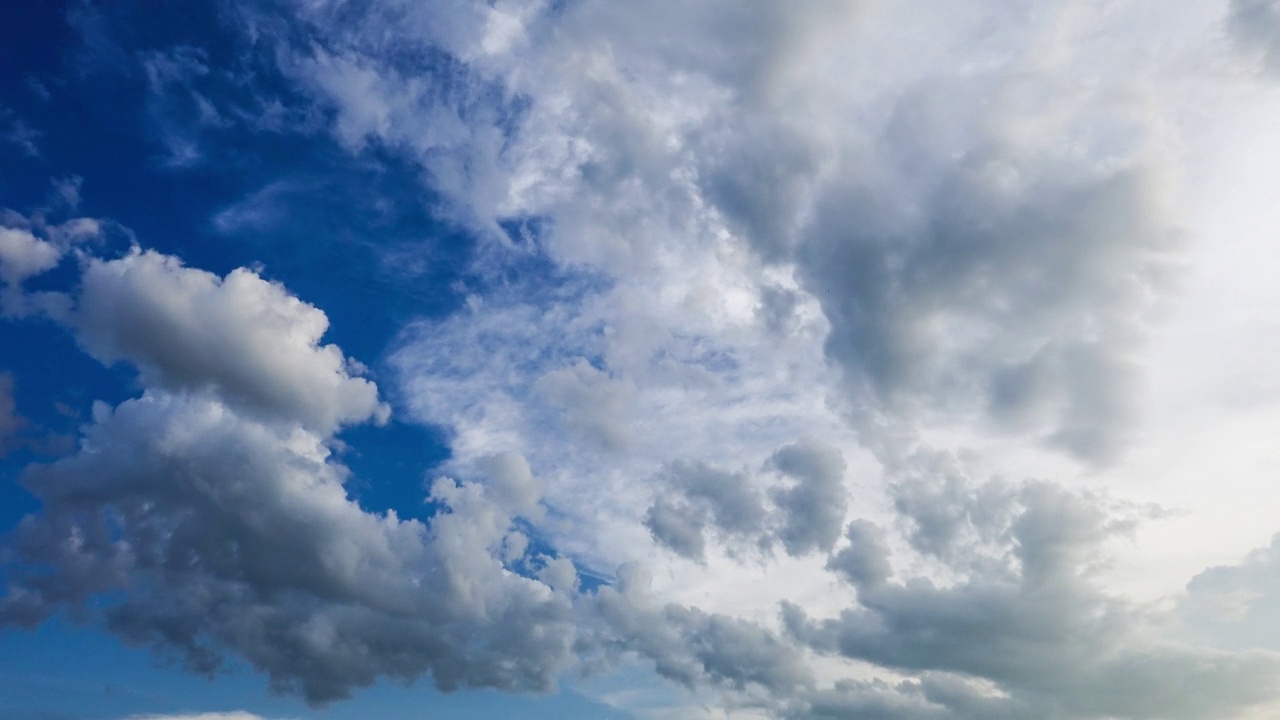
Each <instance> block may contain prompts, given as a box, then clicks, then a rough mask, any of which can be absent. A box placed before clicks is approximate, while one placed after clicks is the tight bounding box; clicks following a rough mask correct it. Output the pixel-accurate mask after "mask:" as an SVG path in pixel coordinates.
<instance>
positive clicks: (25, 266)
mask: <svg viewBox="0 0 1280 720" xmlns="http://www.w3.org/2000/svg"><path fill="white" fill-rule="evenodd" d="M61 259H62V251H61V250H60V249H58V248H57V247H56V246H54V245H53V243H50V242H48V241H46V240H41V239H40V238H37V237H36V236H34V235H32V234H31V232H30V231H28V230H26V229H24V228H15V227H0V281H2V282H3V283H4V287H3V288H2V289H0V311H2V312H3V313H4V315H6V316H10V317H12V316H18V315H25V314H27V313H28V312H30V310H29V308H28V304H29V303H28V298H27V296H26V295H25V294H24V293H23V291H22V283H23V281H25V280H27V279H28V278H31V277H34V276H36V275H39V274H41V273H44V272H46V271H48V270H52V269H53V268H54V267H56V266H57V265H58V262H59V261H60V260H61Z"/></svg>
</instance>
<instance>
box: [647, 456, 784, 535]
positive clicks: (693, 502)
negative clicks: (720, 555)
mask: <svg viewBox="0 0 1280 720" xmlns="http://www.w3.org/2000/svg"><path fill="white" fill-rule="evenodd" d="M659 482H660V483H661V486H662V487H663V488H664V489H663V491H662V492H669V493H670V495H665V494H664V495H660V496H659V497H658V499H657V500H656V501H655V502H654V504H653V505H652V506H651V507H650V508H649V511H648V513H647V514H646V516H645V525H646V527H648V528H649V531H650V532H651V533H653V537H654V539H655V540H657V541H658V542H659V543H662V544H663V545H666V546H667V547H668V548H670V549H671V550H673V551H675V552H676V553H677V554H679V555H683V556H685V557H688V558H692V559H701V558H702V557H703V550H704V547H705V538H704V535H703V534H704V531H705V530H706V529H707V528H714V529H715V530H717V531H718V533H719V534H720V535H721V536H723V537H722V539H723V540H725V541H727V542H728V543H729V544H730V545H731V547H732V545H733V544H735V541H736V542H741V541H745V542H747V543H748V544H754V545H758V546H760V547H766V546H767V545H768V544H769V538H768V536H767V534H766V533H767V529H768V526H767V524H766V519H767V517H766V510H765V508H764V505H763V502H762V497H761V495H760V493H759V491H758V490H756V489H755V488H754V486H753V480H752V479H751V478H750V477H748V475H747V474H746V473H745V472H726V471H724V470H720V469H717V468H714V467H712V466H710V465H707V464H706V463H701V462H689V461H677V462H674V463H671V464H670V465H668V466H667V467H666V468H664V469H663V471H662V473H660V478H659Z"/></svg>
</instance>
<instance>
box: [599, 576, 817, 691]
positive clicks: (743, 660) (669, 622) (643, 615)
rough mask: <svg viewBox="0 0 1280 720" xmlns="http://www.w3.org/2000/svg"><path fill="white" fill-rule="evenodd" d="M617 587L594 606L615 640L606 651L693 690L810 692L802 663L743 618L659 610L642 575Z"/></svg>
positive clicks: (792, 649)
mask: <svg viewBox="0 0 1280 720" xmlns="http://www.w3.org/2000/svg"><path fill="white" fill-rule="evenodd" d="M618 580H619V582H618V584H617V586H616V587H603V588H601V589H600V591H599V593H598V594H597V596H596V599H595V606H596V609H597V611H598V612H599V613H600V616H601V617H602V618H603V620H604V622H605V623H606V625H607V626H608V628H609V630H610V632H611V633H612V641H611V642H609V641H607V642H606V646H605V649H606V650H612V651H615V652H628V651H629V652H635V653H638V654H639V655H641V656H642V657H645V658H648V659H649V660H651V661H652V662H653V663H654V666H655V669H656V670H657V672H658V674H660V675H662V676H663V677H665V678H667V679H669V680H673V681H675V682H678V683H680V684H682V685H685V686H686V687H689V688H690V689H693V688H696V687H699V686H702V685H706V684H711V685H715V686H719V687H724V688H728V689H734V690H738V691H747V690H765V691H767V692H768V694H769V695H778V696H783V697H785V696H789V695H790V694H792V693H793V692H794V691H796V690H798V689H801V688H804V687H807V686H809V685H811V684H812V682H813V678H812V673H811V671H810V670H809V668H808V666H807V664H806V663H805V662H804V657H803V655H802V654H801V652H800V651H799V649H798V648H797V647H796V646H795V644H794V643H792V642H790V641H788V640H787V639H786V638H782V637H779V636H777V635H776V634H774V633H772V632H770V631H769V630H767V629H765V628H763V627H761V626H760V625H758V624H756V623H752V622H749V621H745V620H741V619H738V618H733V617H729V616H725V615H720V614H715V613H706V612H704V611H702V610H699V609H697V608H689V607H684V606H681V605H676V604H671V603H668V604H661V603H659V602H657V600H656V599H655V598H654V597H653V596H652V595H651V593H650V591H649V583H650V576H649V575H648V573H647V571H645V570H642V569H640V568H638V567H635V566H624V567H623V568H620V570H619V578H618Z"/></svg>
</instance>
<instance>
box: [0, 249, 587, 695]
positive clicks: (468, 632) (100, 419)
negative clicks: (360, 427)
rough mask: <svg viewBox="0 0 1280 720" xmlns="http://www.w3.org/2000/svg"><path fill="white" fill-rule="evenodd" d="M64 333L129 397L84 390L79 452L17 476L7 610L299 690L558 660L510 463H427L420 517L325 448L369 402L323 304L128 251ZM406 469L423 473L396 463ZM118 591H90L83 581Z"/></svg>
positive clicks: (97, 271) (554, 627)
mask: <svg viewBox="0 0 1280 720" xmlns="http://www.w3.org/2000/svg"><path fill="white" fill-rule="evenodd" d="M81 284H82V290H81V292H80V294H79V296H78V297H77V299H76V308H75V312H74V314H73V315H72V316H71V317H72V318H73V320H72V323H73V329H74V331H75V332H76V333H77V335H78V336H79V337H80V338H81V340H82V342H84V344H85V345H86V347H87V348H89V349H90V350H91V351H92V352H94V353H95V354H96V355H97V356H98V357H99V358H101V359H103V360H104V361H111V360H115V359H128V360H129V361H131V362H133V363H134V364H135V365H136V366H137V367H138V369H139V370H140V371H141V382H142V384H143V386H144V392H143V394H142V395H141V396H140V397H137V398H134V399H131V400H127V401H125V402H123V403H121V404H119V405H118V406H116V407H114V408H113V407H110V406H107V405H105V404H102V403H99V404H97V405H96V406H95V408H94V413H93V418H92V420H91V422H89V423H88V424H87V425H86V426H85V427H84V429H83V435H82V437H81V440H80V446H79V450H78V452H76V453H75V454H73V455H71V456H69V457H66V458H63V459H61V460H58V461H56V462H53V463H50V464H45V465H33V466H31V467H29V468H27V470H26V471H25V473H24V474H23V476H22V483H23V484H24V485H25V486H26V487H27V489H28V490H30V491H31V492H32V493H33V494H34V495H35V496H36V497H38V498H39V499H40V500H41V503H42V509H41V511H40V512H39V513H38V514H35V515H31V516H29V517H27V518H25V519H24V520H23V522H22V523H21V524H20V526H19V528H18V530H17V532H16V534H15V535H14V537H13V538H11V543H12V551H13V553H14V557H15V558H17V559H18V560H20V561H21V563H20V564H18V565H17V566H15V567H14V568H13V572H12V573H11V574H9V575H8V576H7V579H8V581H9V583H10V587H9V589H8V593H7V595H6V596H5V598H4V599H3V601H0V619H3V620H4V621H7V622H14V623H20V624H24V625H30V624H33V623H37V622H40V621H41V620H42V619H43V618H45V617H47V616H48V615H50V614H51V613H54V612H57V611H59V610H64V609H70V610H72V611H74V612H77V613H81V614H83V615H84V616H86V617H91V618H95V619H97V620H100V621H101V622H102V623H104V624H105V625H106V627H108V628H109V629H111V630H112V631H113V632H115V633H118V634H120V635H121V636H123V637H125V638H127V639H128V640H130V641H131V642H135V643H140V644H149V645H152V646H154V647H156V648H157V649H159V650H163V651H165V652H176V653H177V654H178V655H179V656H180V657H182V658H183V659H184V661H185V663H186V664H187V666H188V667H189V668H191V669H192V670H194V671H198V672H205V673H210V672H214V671H215V670H216V669H217V668H218V667H219V664H220V662H221V658H222V657H223V655H225V654H226V653H228V652H230V653H235V654H237V655H238V656H240V657H243V658H245V659H247V660H248V661H249V662H250V663H252V664H253V665H254V666H255V667H257V668H259V669H260V670H261V671H262V672H264V673H265V674H266V675H267V676H268V677H269V678H270V681H271V684H272V686H273V687H274V688H276V689H278V690H282V691H291V692H296V693H299V694H301V695H303V696H305V697H306V698H307V699H308V700H309V701H311V702H314V703H324V702H328V701H331V700H334V699H337V698H341V697H345V696H347V695H349V694H350V693H351V691H352V690H353V689H354V688H358V687H363V686H367V685H370V684H372V683H373V682H375V681H376V680H377V679H378V678H379V677H395V678H401V679H404V680H413V679H416V678H418V677H420V676H422V675H430V676H431V677H432V679H433V680H434V681H435V683H436V684H437V685H438V686H439V687H441V688H444V689H453V688H456V687H459V686H463V685H467V686H486V687H496V688H501V689H506V690H521V691H544V690H548V689H550V688H552V687H553V686H554V683H555V681H556V678H557V676H558V674H559V673H560V672H561V671H562V670H563V669H565V668H566V667H567V666H568V665H569V663H570V662H571V660H572V654H571V653H570V647H571V645H572V643H573V642H574V638H575V636H576V634H577V628H576V625H575V623H573V622H571V616H572V613H573V607H574V605H573V602H572V600H571V599H570V597H569V596H568V595H567V594H566V592H555V591H554V590H553V588H556V589H560V590H567V591H570V592H571V591H572V589H573V587H574V577H573V568H572V565H569V567H567V568H566V567H563V566H562V565H563V563H556V562H544V565H546V569H545V572H544V576H545V577H547V582H546V583H543V582H540V581H538V580H536V579H531V578H527V577H522V576H521V575H519V574H517V573H515V572H513V571H512V570H511V569H509V567H508V566H507V565H505V564H504V560H505V561H506V563H519V562H522V561H523V559H524V558H523V555H524V548H523V547H519V545H520V542H519V541H520V540H521V539H523V537H524V536H523V535H520V533H519V532H518V531H517V530H516V526H515V522H516V517H515V514H516V513H525V514H529V515H533V516H536V515H537V514H538V504H537V503H538V494H537V490H536V484H535V483H534V482H533V479H532V477H531V475H530V472H529V468H528V466H527V464H525V462H524V460H523V459H522V458H520V457H518V456H514V455H506V456H499V457H496V458H492V459H491V461H490V462H489V464H488V465H487V466H486V467H487V469H488V470H489V472H490V473H491V474H492V477H493V481H492V482H493V490H491V491H485V490H483V489H482V488H481V487H480V486H479V485H476V484H473V483H462V484H459V483H456V482H454V481H453V480H450V479H447V478H440V479H438V480H436V482H435V483H434V484H433V485H432V487H431V489H430V491H429V493H427V494H425V495H424V501H425V500H430V501H432V502H434V503H436V504H437V506H438V507H439V508H440V509H439V512H438V513H437V514H436V515H435V516H434V517H433V518H432V521H431V523H430V525H429V526H428V525H424V524H422V523H420V522H418V521H416V520H407V521H406V520H401V519H399V518H398V517H397V516H396V515H395V513H393V512H388V513H386V514H374V513H368V512H365V511H364V510H362V509H361V508H360V507H359V505H358V504H357V503H356V502H355V501H353V500H352V499H351V498H350V497H348V495H347V493H346V490H345V488H344V483H345V482H346V480H347V477H348V475H349V471H348V470H347V469H346V468H345V467H344V466H343V465H342V464H341V463H340V462H338V461H337V460H336V459H335V458H334V457H333V456H332V447H333V446H334V443H335V441H334V438H333V433H334V431H336V430H337V428H338V426H339V424H341V423H351V422H361V421H367V420H371V419H372V420H376V419H381V418H384V417H385V406H382V405H380V404H379V403H378V401H377V388H376V386H374V384H373V383H372V382H369V381H367V380H363V379H360V378H357V377H354V376H353V375H352V374H350V372H349V371H350V369H351V368H354V367H355V363H354V361H352V360H350V359H348V358H345V357H344V356H343V355H342V353H341V351H340V350H338V349H337V348H336V347H335V346H332V345H330V346H325V347H318V346H317V344H316V343H317V341H318V339H319V338H320V336H321V335H322V333H323V332H324V329H325V327H326V322H327V321H326V319H325V316H324V314H323V313H322V312H321V311H320V310H318V309H316V308H314V307H312V306H310V305H307V304H305V303H303V302H302V301H300V300H298V299H297V298H296V297H294V296H292V295H290V294H289V293H288V292H287V291H286V290H285V289H284V288H283V287H281V286H280V285H277V284H273V283H268V282H266V281H264V280H262V279H261V278H259V277H258V276H257V275H256V274H254V273H252V272H250V271H247V270H240V271H235V272H232V273H231V274H230V275H229V276H228V277H227V278H225V279H219V278H217V277H216V276H213V275H211V274H209V273H205V272H203V271H198V270H194V269H190V268H186V267H184V266H182V265H181V263H179V262H178V261H177V260H176V259H174V258H171V257H166V256H162V255H159V254H156V253H152V252H139V251H136V250H135V251H134V252H132V253H130V254H129V255H127V256H125V257H123V258H121V259H118V260H112V261H101V260H96V259H91V260H89V261H88V262H87V264H86V266H85V269H84V274H83V278H82V283H81ZM404 480H405V481H406V482H417V480H418V479H417V478H405V479H404ZM104 594H106V595H109V596H110V597H112V598H114V599H113V600H111V601H109V602H105V603H101V604H99V603H96V602H94V601H93V599H94V598H95V597H98V596H101V595H104Z"/></svg>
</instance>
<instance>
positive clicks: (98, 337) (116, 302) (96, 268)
mask: <svg viewBox="0 0 1280 720" xmlns="http://www.w3.org/2000/svg"><path fill="white" fill-rule="evenodd" d="M81 282H82V289H81V292H80V296H79V298H78V300H77V305H76V312H75V316H74V321H73V322H74V324H75V327H76V332H77V336H78V337H79V339H80V341H81V343H83V345H84V347H85V348H86V349H87V350H88V351H89V353H90V354H92V355H93V356H94V357H96V358H98V359H99V360H101V361H103V362H105V363H111V362H116V361H120V360H127V361H129V362H131V363H133V364H134V365H136V366H137V367H138V368H139V369H140V370H141V372H142V374H143V381H144V383H146V384H147V385H148V386H149V387H155V388H163V389H167V390H179V391H197V392H200V391H208V392H210V393H212V394H214V395H216V396H218V397H220V398H222V399H224V400H226V401H227V402H230V403H234V404H237V405H239V406H240V407H241V408H243V409H245V410H247V411H251V412H257V413H261V414H263V415H265V416H269V417H272V418H279V419H286V420H290V421H295V422H298V423H300V424H302V425H303V426H304V427H307V428H309V429H311V430H314V431H316V432H317V433H319V434H320V435H328V434H329V433H332V432H333V431H334V430H336V429H337V428H338V427H340V426H341V425H343V424H350V423H359V422H364V421H365V420H368V419H370V418H372V419H375V420H378V421H385V420H386V419H387V417H388V416H389V413H390V409H389V408H388V407H387V406H386V405H385V404H382V403H379V401H378V390H377V388H376V387H375V386H374V384H373V383H372V382H370V381H369V380H366V379H364V378H361V377H358V375H359V369H360V366H359V364H358V363H354V361H351V360H349V359H347V358H345V357H344V356H343V354H342V351H341V350H340V349H338V347H337V346H336V345H324V346H321V345H319V344H318V343H319V341H320V338H321V336H323V335H324V333H325V331H326V330H327V329H328V326H329V321H328V318H327V317H325V314H324V312H322V311H321V310H319V309H318V308H315V307H313V306H311V305H308V304H307V303H305V302H303V301H301V300H299V299H298V298H296V297H293V296H292V295H290V294H289V293H288V291H286V290H285V289H284V288H283V287H282V286H280V285H279V284H277V283H271V282H268V281H266V280H263V279H262V278H261V277H259V276H258V275H257V274H256V273H254V272H252V271H251V270H248V269H245V268H240V269H237V270H233V271H232V272H231V273H229V274H228V275H227V276H226V277H225V278H219V277H217V276H216V275H213V274H211V273H208V272H204V271H201V270H196V269H192V268H186V267H184V266H183V265H182V264H181V262H180V261H178V260H177V259H176V258H172V257H167V256H164V255H161V254H159V253H156V252H154V251H146V252H143V251H138V250H135V251H134V252H131V253H130V254H129V255H127V256H125V257H122V258H118V259H115V260H110V261H102V260H96V259H94V260H90V261H89V265H88V267H87V268H86V269H85V271H84V274H83V276H82V279H81Z"/></svg>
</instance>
